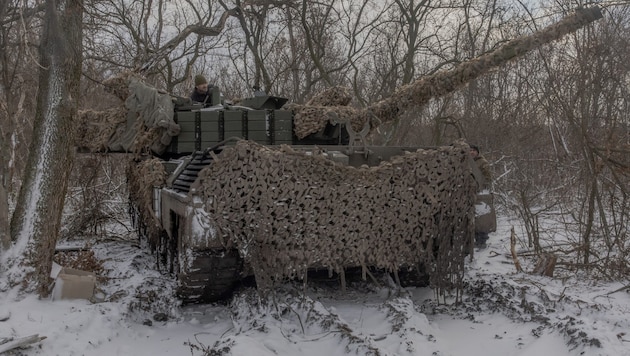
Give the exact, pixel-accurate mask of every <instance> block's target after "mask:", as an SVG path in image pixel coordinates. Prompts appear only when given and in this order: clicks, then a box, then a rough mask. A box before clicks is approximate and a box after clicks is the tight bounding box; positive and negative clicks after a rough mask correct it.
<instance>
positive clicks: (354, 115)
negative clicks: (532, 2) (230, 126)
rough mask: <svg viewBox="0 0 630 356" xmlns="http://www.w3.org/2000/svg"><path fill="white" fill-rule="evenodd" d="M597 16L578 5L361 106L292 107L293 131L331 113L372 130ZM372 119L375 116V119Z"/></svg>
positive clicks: (305, 130) (307, 130)
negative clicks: (545, 23) (557, 18)
mask: <svg viewBox="0 0 630 356" xmlns="http://www.w3.org/2000/svg"><path fill="white" fill-rule="evenodd" d="M600 18H602V13H601V10H600V8H599V7H597V6H594V7H590V8H580V9H578V10H576V11H575V12H574V13H572V14H570V15H568V16H566V17H564V18H563V19H562V20H560V21H559V22H556V23H554V24H551V25H549V26H547V27H545V28H543V29H541V30H538V31H536V32H534V33H532V34H530V35H527V36H522V37H518V38H515V39H512V40H510V41H508V42H506V43H504V44H503V45H501V46H499V47H498V48H496V49H495V50H493V51H491V52H488V53H485V54H483V55H481V56H479V57H476V58H473V59H470V60H468V61H465V62H462V63H460V64H458V65H456V66H455V67H454V68H452V69H449V70H444V71H441V72H438V73H435V74H432V75H428V76H424V77H422V78H419V79H418V80H416V81H415V82H413V83H410V84H408V85H405V86H402V87H401V88H399V89H398V90H397V91H395V92H394V94H393V95H391V96H390V97H388V98H386V99H383V100H381V101H378V102H376V103H374V104H372V105H370V106H368V107H367V108H364V109H361V110H349V108H348V107H339V106H320V107H318V108H314V107H306V106H302V107H294V110H296V112H297V115H296V134H297V136H298V137H305V136H307V135H309V134H311V133H313V132H317V130H318V129H320V128H321V125H322V124H323V125H324V126H325V124H326V122H322V120H323V119H324V120H325V119H326V118H328V117H330V116H331V115H333V116H335V119H336V121H338V122H345V123H350V124H352V125H353V128H354V129H355V130H360V129H361V128H362V127H363V126H364V125H365V123H366V122H369V123H370V125H371V131H373V130H374V129H375V128H376V127H377V126H378V125H379V124H382V123H385V122H388V121H392V120H395V119H396V118H397V117H398V115H399V114H400V113H401V112H402V111H404V110H406V109H408V108H410V107H413V106H422V105H425V104H427V103H428V102H429V101H430V100H431V99H433V98H438V97H441V96H444V95H446V94H450V93H453V92H455V91H456V90H458V89H460V88H462V87H464V86H465V85H466V84H467V83H469V82H470V81H472V80H474V79H476V78H479V77H480V76H482V75H484V74H486V73H488V72H489V71H491V70H493V69H495V68H497V67H499V66H501V65H503V64H505V63H507V62H509V61H510V60H513V59H515V58H518V57H520V56H523V55H524V54H526V53H528V52H530V51H532V50H534V49H536V48H539V47H540V46H542V45H544V44H547V43H550V42H552V41H555V40H557V39H559V38H561V37H563V36H564V35H567V34H569V33H572V32H574V31H576V30H578V29H580V28H582V27H584V26H586V25H588V24H590V23H592V22H594V21H596V20H598V19H600ZM317 113H319V115H318V114H317ZM300 116H303V117H300ZM306 116H308V117H306ZM373 119H377V120H378V122H376V121H375V120H373ZM314 121H315V122H316V124H314ZM299 125H302V126H299Z"/></svg>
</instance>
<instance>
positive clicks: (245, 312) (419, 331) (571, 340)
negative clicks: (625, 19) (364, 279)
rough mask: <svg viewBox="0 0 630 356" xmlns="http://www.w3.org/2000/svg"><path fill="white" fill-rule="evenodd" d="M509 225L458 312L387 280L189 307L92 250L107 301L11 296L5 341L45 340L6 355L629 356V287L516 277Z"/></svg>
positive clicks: (161, 283) (131, 246)
mask: <svg viewBox="0 0 630 356" xmlns="http://www.w3.org/2000/svg"><path fill="white" fill-rule="evenodd" d="M511 226H512V222H510V221H508V220H507V219H500V221H499V230H498V231H497V232H495V233H493V234H491V235H490V240H489V246H488V248H486V249H484V250H481V251H478V252H476V253H475V259H474V260H473V261H471V262H470V263H469V265H468V271H467V274H466V287H465V289H464V295H463V302H462V303H460V304H458V305H455V304H454V303H452V300H448V299H447V303H437V302H436V299H435V295H434V291H433V290H431V289H430V288H407V289H404V290H402V291H398V290H396V289H395V288H392V287H387V286H385V284H387V280H385V279H383V280H382V282H383V285H381V286H376V285H374V284H372V283H360V282H356V283H351V284H350V286H349V288H348V290H347V291H346V292H342V291H340V290H339V288H338V287H337V286H330V285H327V284H322V285H318V284H315V285H312V286H311V285H309V287H308V289H307V290H306V291H304V290H302V289H301V287H300V286H292V285H287V286H286V287H285V288H284V289H283V290H281V291H278V293H277V294H276V296H275V298H273V300H272V301H269V302H262V301H261V300H260V298H259V297H258V296H257V294H256V293H255V291H254V290H252V289H247V288H245V289H242V290H241V291H239V292H238V293H237V294H236V295H235V297H234V298H233V300H232V301H231V302H230V303H229V304H227V305H192V306H185V307H181V306H180V305H179V304H178V302H177V300H176V299H175V298H174V297H172V292H171V288H172V287H173V285H174V283H173V281H172V280H171V279H170V278H169V277H168V276H163V275H161V274H160V273H158V272H156V271H155V270H154V269H153V267H152V262H151V261H152V259H151V257H150V256H148V255H147V254H146V253H145V252H144V250H142V249H140V248H139V247H138V244H137V242H136V241H135V240H134V239H130V240H117V241H109V242H101V243H98V244H96V245H95V246H94V247H93V248H94V251H95V253H96V256H97V257H98V258H99V259H101V260H102V261H103V263H104V267H105V269H106V272H107V280H105V281H102V282H101V283H99V288H100V289H101V292H100V296H101V297H102V300H103V301H102V302H99V303H91V302H89V301H87V300H71V301H67V300H56V301H52V300H39V299H38V298H37V297H35V296H27V297H18V296H17V294H16V292H15V291H8V292H4V293H1V294H0V300H1V301H2V303H1V304H0V320H2V321H0V343H3V341H7V340H9V339H13V340H14V341H15V340H18V339H19V338H21V337H26V336H30V335H34V334H37V335H39V336H43V337H45V339H43V340H41V341H40V342H37V343H35V344H33V345H32V346H30V347H28V348H26V349H19V350H13V351H8V352H6V353H4V354H8V355H134V356H140V355H302V356H310V355H313V356H315V355H327V356H333V355H347V354H351V355H439V356H447V355H448V356H451V355H452V356H459V355H465V356H477V355H479V356H493V355H497V356H499V355H501V356H506V355H514V356H517V355H518V356H539V355H555V356H564V355H567V356H569V355H571V356H573V355H610V356H613V355H620V356H621V355H630V318H629V316H630V293H629V289H628V288H627V287H626V288H624V284H623V283H604V282H600V281H597V280H593V279H590V278H587V277H584V276H579V275H575V276H559V277H556V278H548V277H542V276H534V275H530V274H526V273H516V270H515V268H514V265H513V263H512V259H511V257H509V253H508V252H509V244H510V243H509V241H510V240H509V237H510V228H511ZM517 228H518V227H517ZM521 262H522V263H523V267H524V269H525V270H531V269H532V267H531V266H530V265H529V264H528V261H521ZM625 283H626V286H627V285H628V282H627V281H626V282H625ZM10 342H12V341H9V342H7V343H4V344H0V354H2V355H4V354H3V353H2V350H3V347H4V348H6V347H7V345H10Z"/></svg>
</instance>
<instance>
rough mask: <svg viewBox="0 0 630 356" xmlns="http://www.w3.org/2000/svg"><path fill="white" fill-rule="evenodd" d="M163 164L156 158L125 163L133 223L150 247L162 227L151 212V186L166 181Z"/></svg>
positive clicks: (159, 185)
mask: <svg viewBox="0 0 630 356" xmlns="http://www.w3.org/2000/svg"><path fill="white" fill-rule="evenodd" d="M166 178H167V174H166V170H164V164H163V163H162V161H160V160H159V159H157V158H151V159H147V160H142V161H134V160H129V163H128V165H127V186H128V189H129V200H130V201H131V202H132V203H133V204H131V205H130V209H135V210H134V211H131V216H132V218H133V220H134V221H133V223H134V225H135V226H136V228H137V229H138V232H139V235H140V236H143V237H147V238H148V239H149V244H150V246H151V248H152V249H153V248H155V246H157V244H158V242H159V241H157V239H159V237H160V235H161V234H162V229H161V227H160V222H159V220H158V218H157V216H155V214H154V213H153V207H152V204H153V188H154V187H163V186H164V185H165V183H166Z"/></svg>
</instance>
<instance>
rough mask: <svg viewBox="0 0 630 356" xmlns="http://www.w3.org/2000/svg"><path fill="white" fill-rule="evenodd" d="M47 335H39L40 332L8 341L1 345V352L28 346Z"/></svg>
mask: <svg viewBox="0 0 630 356" xmlns="http://www.w3.org/2000/svg"><path fill="white" fill-rule="evenodd" d="M45 338H46V336H39V334H35V335H31V336H26V337H21V338H19V339H14V340H12V341H9V342H6V343H4V344H2V345H0V354H2V353H5V352H7V351H9V350H13V349H17V348H19V347H24V346H28V345H30V344H34V343H36V342H40V341H42V340H44V339H45Z"/></svg>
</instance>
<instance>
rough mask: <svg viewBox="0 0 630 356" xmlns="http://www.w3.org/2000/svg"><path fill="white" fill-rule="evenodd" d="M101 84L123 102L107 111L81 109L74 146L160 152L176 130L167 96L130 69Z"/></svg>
mask: <svg viewBox="0 0 630 356" xmlns="http://www.w3.org/2000/svg"><path fill="white" fill-rule="evenodd" d="M103 84H104V85H105V88H106V91H108V92H110V93H111V94H112V95H114V96H116V97H118V98H119V99H121V100H122V101H123V102H121V105H120V106H118V107H115V108H112V109H110V110H107V111H101V112H97V111H93V110H85V111H81V112H80V113H79V125H78V129H77V131H78V132H77V135H76V146H77V147H81V148H84V149H87V150H89V151H91V152H107V151H114V152H146V151H152V152H154V153H157V154H161V153H163V152H164V150H165V149H166V148H167V147H168V145H169V144H170V142H171V139H172V137H174V136H177V135H178V134H179V125H177V124H176V123H175V121H174V120H173V111H174V105H173V99H172V98H171V96H170V95H168V94H165V93H161V92H159V91H158V90H157V89H155V88H153V87H150V86H148V85H146V84H144V83H142V81H141V79H140V78H138V77H137V76H135V75H133V74H130V73H123V74H121V75H120V76H117V77H114V78H110V79H108V80H107V81H105V82H104V83H103Z"/></svg>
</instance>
